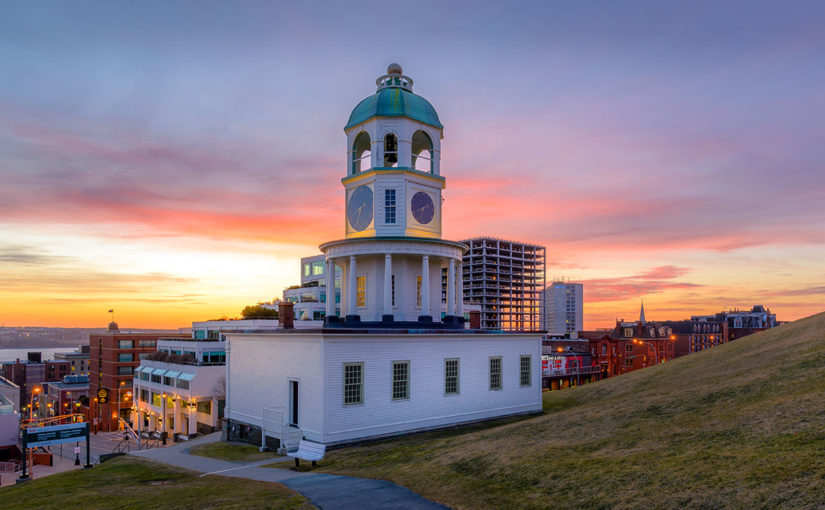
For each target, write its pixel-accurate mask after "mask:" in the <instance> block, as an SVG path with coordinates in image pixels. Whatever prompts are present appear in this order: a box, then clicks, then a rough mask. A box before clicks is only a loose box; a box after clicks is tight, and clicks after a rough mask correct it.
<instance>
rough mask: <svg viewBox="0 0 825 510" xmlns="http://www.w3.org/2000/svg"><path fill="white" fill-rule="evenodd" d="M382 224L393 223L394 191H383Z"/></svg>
mask: <svg viewBox="0 0 825 510" xmlns="http://www.w3.org/2000/svg"><path fill="white" fill-rule="evenodd" d="M384 223H395V190H394V189H388V190H384Z"/></svg>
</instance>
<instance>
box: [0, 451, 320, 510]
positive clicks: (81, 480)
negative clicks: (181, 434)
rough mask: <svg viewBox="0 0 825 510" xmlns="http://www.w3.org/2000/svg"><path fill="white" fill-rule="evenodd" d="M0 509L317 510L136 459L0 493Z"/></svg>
mask: <svg viewBox="0 0 825 510" xmlns="http://www.w3.org/2000/svg"><path fill="white" fill-rule="evenodd" d="M0 508H3V510H10V509H16V508H20V509H24V508H38V509H48V508H88V509H92V508H100V509H109V508H134V509H137V508H147V509H149V508H152V509H156V508H175V509H193V510H200V509H206V508H243V509H246V508H283V509H305V508H315V507H313V506H311V505H308V503H307V501H306V500H305V499H304V497H303V496H301V495H300V494H298V493H296V492H294V491H292V490H290V489H287V488H286V487H284V486H283V485H280V484H276V483H267V482H256V481H252V480H240V479H237V478H224V477H220V476H205V477H202V478H201V477H199V476H198V473H195V472H194V471H189V470H185V469H180V468H175V467H171V466H167V465H165V464H158V463H156V462H152V461H148V460H145V459H139V458H136V457H121V458H117V459H113V460H110V461H108V462H106V463H104V464H100V465H99V466H95V468H94V469H91V470H75V471H68V472H65V473H58V474H55V475H51V476H47V477H44V478H40V479H36V480H32V481H30V482H27V483H25V484H22V485H15V486H9V487H4V488H2V489H0Z"/></svg>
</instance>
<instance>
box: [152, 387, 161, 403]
mask: <svg viewBox="0 0 825 510" xmlns="http://www.w3.org/2000/svg"><path fill="white" fill-rule="evenodd" d="M152 405H153V406H155V407H160V406H161V402H160V393H155V392H154V391H153V392H152Z"/></svg>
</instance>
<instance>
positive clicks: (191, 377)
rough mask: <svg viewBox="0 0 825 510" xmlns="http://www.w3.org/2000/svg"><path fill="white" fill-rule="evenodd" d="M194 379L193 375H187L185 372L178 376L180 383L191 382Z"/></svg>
mask: <svg viewBox="0 0 825 510" xmlns="http://www.w3.org/2000/svg"><path fill="white" fill-rule="evenodd" d="M194 378H195V374H190V373H187V372H183V373H182V374H180V375H179V376H178V379H180V380H182V381H191V380H192V379H194Z"/></svg>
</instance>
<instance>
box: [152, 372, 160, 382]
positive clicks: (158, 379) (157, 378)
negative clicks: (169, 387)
mask: <svg viewBox="0 0 825 510" xmlns="http://www.w3.org/2000/svg"><path fill="white" fill-rule="evenodd" d="M152 382H153V383H158V384H160V376H159V375H157V374H152Z"/></svg>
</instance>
